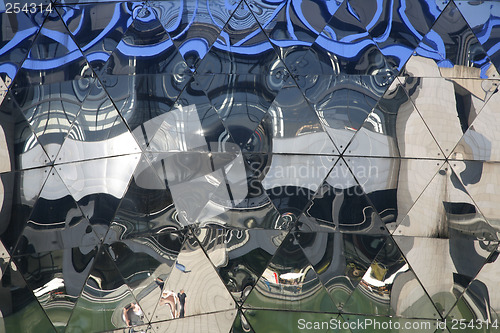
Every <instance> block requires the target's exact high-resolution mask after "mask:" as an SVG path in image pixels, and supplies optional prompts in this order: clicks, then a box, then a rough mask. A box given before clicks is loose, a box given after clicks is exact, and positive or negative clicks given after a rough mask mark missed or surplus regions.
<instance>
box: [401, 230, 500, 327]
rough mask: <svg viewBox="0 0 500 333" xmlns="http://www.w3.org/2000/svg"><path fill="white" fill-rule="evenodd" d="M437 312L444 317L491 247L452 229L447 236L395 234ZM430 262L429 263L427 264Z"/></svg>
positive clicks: (478, 268)
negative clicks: (448, 236)
mask: <svg viewBox="0 0 500 333" xmlns="http://www.w3.org/2000/svg"><path fill="white" fill-rule="evenodd" d="M394 240H395V241H396V243H397V245H398V246H399V248H400V249H401V251H402V252H403V254H404V255H405V257H406V260H407V262H408V264H409V265H410V267H411V268H412V269H413V272H414V273H415V274H416V276H417V278H418V280H419V281H420V282H421V284H422V286H423V287H424V289H425V290H426V292H427V293H428V295H429V296H430V298H431V300H432V301H433V302H434V305H435V306H436V308H437V309H438V311H439V314H440V315H441V316H443V317H446V316H447V314H448V313H449V311H450V310H451V308H452V307H453V306H454V305H455V303H456V301H457V299H458V298H459V297H460V295H461V294H462V293H463V292H464V290H465V289H466V288H467V286H468V285H469V284H470V282H471V281H472V280H473V279H474V277H475V276H476V274H477V273H478V272H479V270H480V269H481V267H482V266H483V265H484V264H485V263H486V262H487V259H488V257H489V255H490V252H491V251H492V249H489V248H485V247H484V246H481V242H482V241H477V240H474V239H473V238H470V237H466V236H464V235H462V234H460V233H459V232H454V233H453V234H451V235H450V238H449V239H445V238H425V237H408V236H394ZM429 263H432V265H429Z"/></svg>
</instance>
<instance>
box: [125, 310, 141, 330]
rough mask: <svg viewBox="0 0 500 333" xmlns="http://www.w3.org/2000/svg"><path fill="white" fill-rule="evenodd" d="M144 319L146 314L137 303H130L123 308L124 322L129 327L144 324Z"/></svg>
mask: <svg viewBox="0 0 500 333" xmlns="http://www.w3.org/2000/svg"><path fill="white" fill-rule="evenodd" d="M143 317H144V314H143V313H142V310H141V307H140V306H139V304H137V303H130V304H128V305H127V306H126V307H124V308H123V321H125V324H127V327H131V326H136V325H141V324H144V322H143V321H142V318H143ZM131 331H132V330H131Z"/></svg>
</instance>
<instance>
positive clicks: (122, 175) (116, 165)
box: [56, 154, 140, 201]
mask: <svg viewBox="0 0 500 333" xmlns="http://www.w3.org/2000/svg"><path fill="white" fill-rule="evenodd" d="M139 158H140V155H139V154H134V155H126V156H119V157H112V158H106V159H99V160H91V161H86V162H80V163H71V164H62V165H59V166H56V168H57V171H58V172H59V174H60V175H61V178H62V180H63V182H64V183H65V184H66V186H67V187H68V190H69V192H70V193H71V195H72V196H73V198H74V199H75V200H76V201H78V200H80V199H81V198H83V197H85V196H87V195H90V194H95V193H106V194H110V195H112V196H114V197H115V198H122V197H123V195H124V193H125V190H126V189H127V186H128V183H129V180H130V177H131V175H132V173H133V172H134V169H135V167H136V165H137V163H138V162H139Z"/></svg>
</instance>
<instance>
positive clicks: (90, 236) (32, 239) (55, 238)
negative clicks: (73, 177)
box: [14, 168, 99, 255]
mask: <svg viewBox="0 0 500 333" xmlns="http://www.w3.org/2000/svg"><path fill="white" fill-rule="evenodd" d="M98 243H99V238H98V237H97V235H96V234H95V233H94V231H93V229H92V227H91V226H90V223H89V221H88V220H87V218H86V217H85V216H84V215H83V212H82V211H81V209H80V207H79V206H78V205H77V204H76V202H75V200H74V199H73V197H72V196H71V194H70V193H69V191H68V189H67V188H66V185H65V184H64V183H63V181H62V180H61V178H60V177H59V174H58V173H57V170H56V169H54V168H53V169H52V170H51V171H50V174H49V176H48V178H47V180H46V181H45V184H44V185H43V188H42V190H41V192H40V195H39V197H38V199H37V201H36V203H35V205H34V207H33V211H32V212H31V215H30V217H29V219H28V221H27V223H26V227H25V228H24V230H23V233H22V235H21V238H20V240H19V242H18V244H17V246H16V250H15V251H14V254H15V255H21V254H23V255H24V254H31V253H42V252H48V251H56V250H63V249H69V248H73V247H80V246H81V247H92V246H95V245H97V244H98Z"/></svg>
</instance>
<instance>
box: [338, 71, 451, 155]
mask: <svg viewBox="0 0 500 333" xmlns="http://www.w3.org/2000/svg"><path fill="white" fill-rule="evenodd" d="M344 154H346V155H365V156H380V157H400V156H401V157H410V158H422V157H427V158H444V157H443V152H442V151H441V149H440V148H439V146H438V144H437V143H436V141H435V140H434V138H433V137H432V135H431V133H430V132H429V129H428V128H427V126H426V124H425V122H424V121H423V120H422V118H421V116H420V114H419V113H418V112H417V110H416V108H415V106H414V105H413V103H412V102H411V100H410V98H409V97H408V95H407V94H406V91H405V89H404V88H403V87H402V86H401V84H400V83H399V80H394V81H392V84H391V86H390V87H389V89H387V90H386V92H385V94H384V96H383V97H382V98H381V99H380V100H379V102H378V103H377V105H376V106H375V107H374V108H373V110H372V111H371V113H370V114H369V115H368V117H367V118H366V119H365V121H364V123H363V125H362V126H361V128H360V129H359V130H358V131H357V132H356V134H355V135H354V137H353V138H352V140H351V142H350V143H349V146H348V148H347V149H346V150H345V152H344Z"/></svg>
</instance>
